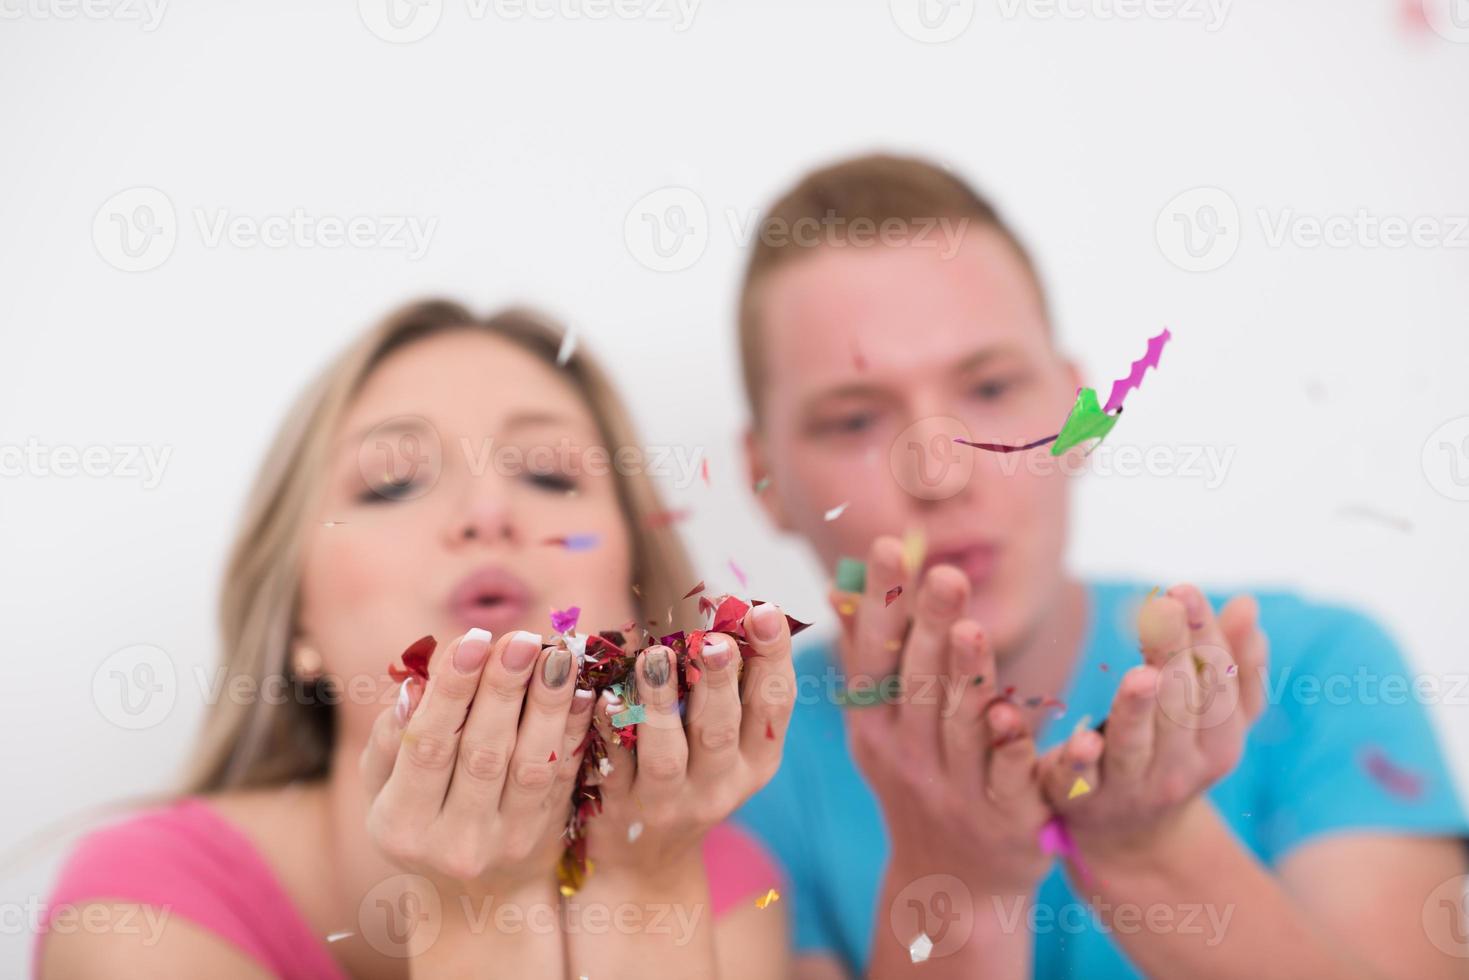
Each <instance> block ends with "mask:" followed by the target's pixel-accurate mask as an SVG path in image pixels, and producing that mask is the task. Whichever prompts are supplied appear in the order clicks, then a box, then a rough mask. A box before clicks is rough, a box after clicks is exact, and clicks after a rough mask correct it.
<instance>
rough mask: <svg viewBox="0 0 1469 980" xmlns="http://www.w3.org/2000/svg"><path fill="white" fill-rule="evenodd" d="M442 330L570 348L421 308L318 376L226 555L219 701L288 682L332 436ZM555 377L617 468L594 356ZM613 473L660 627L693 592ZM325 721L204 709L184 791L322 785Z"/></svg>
mask: <svg viewBox="0 0 1469 980" xmlns="http://www.w3.org/2000/svg"><path fill="white" fill-rule="evenodd" d="M451 330H478V331H484V332H485V333H489V334H493V335H494V336H497V337H501V338H504V339H506V340H509V341H511V342H513V343H515V344H517V345H518V346H520V347H521V348H523V349H525V350H526V351H528V352H530V353H531V354H533V355H535V356H536V357H538V358H540V359H541V360H543V361H545V362H547V363H549V364H552V365H555V364H556V363H557V354H558V351H559V350H560V348H561V344H562V340H563V338H564V336H565V332H564V331H563V330H562V329H561V328H559V327H557V326H556V325H554V324H552V323H551V322H550V321H548V320H546V319H544V318H542V317H540V316H538V315H536V314H535V313H532V312H530V311H527V310H523V309H511V310H507V311H505V312H502V313H497V314H495V315H493V316H489V317H485V318H477V317H475V316H474V315H473V314H472V313H470V312H469V310H467V309H465V308H464V307H462V306H460V305H459V304H457V303H452V302H448V301H445V300H426V301H422V302H416V303H412V304H410V305H408V306H406V307H404V308H402V309H400V310H398V311H397V312H395V313H393V314H392V315H390V316H389V317H388V318H387V319H385V320H384V321H382V322H381V323H380V324H379V325H378V326H376V327H375V328H373V329H372V330H370V331H368V332H367V333H366V334H365V335H364V336H363V337H361V338H360V339H359V340H357V341H356V342H355V343H353V344H352V345H351V346H350V347H348V348H347V349H346V350H345V351H343V352H342V353H341V354H340V355H339V356H338V357H337V358H336V359H335V360H334V361H333V362H332V363H331V364H329V365H328V366H327V367H326V369H325V370H324V371H323V372H322V373H321V374H320V375H319V376H318V377H317V379H316V381H315V382H314V383H313V384H312V385H311V386H310V387H309V388H308V389H307V390H306V391H305V392H304V393H303V394H302V395H301V396H300V398H299V399H298V400H297V402H296V404H295V405H294V406H293V407H292V408H291V410H290V413H289V414H288V415H287V416H286V419H285V421H284V423H283V424H282V425H281V427H280V430H279V431H278V433H277V434H276V437H275V442H274V444H273V445H272V446H271V449H270V452H269V454H268V455H267V457H266V460H265V464H264V466H263V467H262V469H261V471H260V474H259V476H258V477H257V479H256V482H255V485H254V487H253V489H252V491H251V494H250V497H249V501H248V503H247V505H246V510H245V515H244V521H243V522H242V524H241V526H240V528H239V532H238V534H237V535H236V537H235V541H234V545H233V547H232V548H231V551H230V556H229V562H228V564H227V566H226V569H225V574H224V581H223V588H222V590H221V596H220V628H221V646H222V652H223V661H224V668H225V672H226V678H225V687H223V688H222V690H228V689H229V687H228V685H229V684H230V683H231V682H232V681H233V678H235V677H237V676H244V677H248V678H250V679H251V681H252V683H253V685H254V686H253V687H247V688H246V689H248V690H255V691H261V690H264V689H265V686H264V685H265V683H266V681H267V679H268V678H271V677H276V676H285V677H289V664H288V660H289V650H290V646H291V643H292V639H293V634H294V628H295V621H296V607H297V597H298V594H299V589H300V581H301V575H300V558H301V556H300V548H301V543H302V541H303V538H304V537H305V535H304V533H303V532H304V530H305V526H306V523H307V522H308V521H309V520H311V519H312V508H313V506H314V504H315V501H316V498H317V494H318V492H319V490H320V487H321V483H322V479H323V469H324V467H325V464H326V460H327V449H328V445H329V442H330V440H331V439H332V436H333V433H334V432H335V431H336V429H337V428H338V426H339V424H340V422H341V420H342V417H343V415H344V414H345V413H346V411H347V409H348V407H349V406H350V405H351V402H352V399H353V397H354V396H355V395H356V393H357V392H358V390H359V389H360V388H361V387H362V384H363V382H364V381H365V380H366V379H367V377H368V376H369V375H370V374H371V373H372V371H373V369H374V368H375V367H376V366H377V365H378V364H380V363H381V362H382V361H383V360H384V359H385V358H386V357H387V356H388V355H390V354H391V353H393V352H394V351H396V350H398V349H400V348H402V347H404V346H406V345H408V344H411V343H413V342H414V341H417V340H421V339H423V338H425V337H430V336H433V335H434V334H438V333H443V332H446V331H451ZM559 369H560V370H562V371H565V372H566V375H567V376H568V378H569V380H570V381H571V383H572V384H573V385H574V386H575V387H576V389H577V390H578V391H579V392H580V393H581V396H582V398H583V399H585V401H586V404H587V407H588V408H589V409H590V410H591V413H592V416H593V417H594V418H595V420H596V422H597V424H598V426H599V428H600V434H601V436H602V438H603V439H604V440H605V441H606V442H605V445H606V448H607V450H608V451H609V453H610V454H613V455H614V457H615V455H616V453H617V450H618V449H619V448H620V447H624V446H627V447H638V446H639V445H640V444H639V442H638V440H637V436H636V433H635V432H634V429H633V426H632V423H631V421H630V420H629V417H628V415H627V411H626V409H625V408H624V407H623V405H622V402H621V400H620V399H619V398H618V396H617V393H616V392H615V391H614V389H613V387H612V385H611V383H610V382H609V381H608V379H607V377H606V375H605V374H604V373H603V372H602V370H601V368H600V367H599V366H598V365H597V364H596V363H595V362H594V361H593V360H592V359H591V358H590V357H588V356H587V355H586V354H584V353H580V352H579V351H578V352H577V353H575V354H573V355H572V356H571V357H570V358H569V359H568V360H566V362H565V364H564V366H562V367H561V368H559ZM487 380H490V379H487ZM614 471H615V472H616V473H617V476H616V479H617V492H618V499H619V503H620V505H621V510H622V514H623V517H624V518H625V520H626V521H627V525H628V528H629V530H630V534H631V539H632V543H633V562H634V567H633V581H634V582H636V583H638V585H639V587H640V592H641V602H640V605H641V609H640V612H641V617H642V619H643V620H650V619H655V620H659V621H662V619H663V617H664V615H665V613H666V611H667V610H668V608H669V607H670V606H673V605H674V604H676V603H678V600H679V598H680V596H681V595H682V594H683V593H684V592H685V591H687V589H688V588H689V586H690V585H691V584H693V571H692V566H691V564H690V562H689V559H688V556H687V554H686V553H685V551H684V549H683V546H682V544H681V543H680V541H679V539H678V536H677V533H676V532H675V531H674V530H673V529H672V528H671V527H669V522H668V521H665V520H658V519H654V518H655V515H657V514H658V513H659V512H660V511H661V510H662V504H661V502H660V499H659V495H658V492H657V490H656V489H655V488H654V486H653V483H652V481H651V480H650V479H649V477H648V475H647V474H646V473H645V472H643V471H642V469H641V468H640V467H621V466H619V467H614ZM627 471H630V472H627ZM683 605H687V604H683ZM678 618H679V617H677V616H676V617H675V619H676V620H677V619H678ZM605 625H607V626H611V625H614V624H605ZM594 628H597V627H596V626H594ZM410 639H411V637H410ZM291 681H292V689H293V691H294V692H296V694H297V695H300V694H301V693H302V691H303V687H302V685H303V684H305V685H307V687H306V690H308V691H309V689H310V682H309V681H303V680H301V679H298V678H292V679H291ZM325 700H327V701H329V700H330V699H329V698H328V699H325ZM334 710H335V709H334V708H333V707H332V705H331V704H330V703H323V699H322V698H318V697H314V696H312V697H306V696H293V697H285V698H260V697H255V698H248V699H239V700H236V699H231V698H222V699H221V700H220V701H219V702H218V703H216V704H214V705H212V706H211V707H210V709H209V713H208V715H207V716H206V718H205V721H204V730H203V732H202V736H201V738H200V739H199V742H198V744H197V746H196V748H195V750H194V753H193V756H192V758H191V759H190V761H189V763H188V765H187V767H186V769H185V771H184V773H183V776H182V782H181V785H180V787H179V789H180V792H182V793H185V794H198V793H208V792H217V791H220V790H224V789H231V788H245V787H264V786H275V785H281V784H284V783H288V782H291V781H294V780H310V779H316V778H320V777H323V776H325V775H326V774H327V772H328V769H329V766H330V762H331V751H332V740H333V736H334V731H335V725H334V717H333V714H332V712H333V711H334Z"/></svg>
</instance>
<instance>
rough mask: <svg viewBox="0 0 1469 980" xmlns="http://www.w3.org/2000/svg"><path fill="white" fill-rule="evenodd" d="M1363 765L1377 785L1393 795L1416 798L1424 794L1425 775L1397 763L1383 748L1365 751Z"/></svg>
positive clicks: (1410, 798)
mask: <svg viewBox="0 0 1469 980" xmlns="http://www.w3.org/2000/svg"><path fill="white" fill-rule="evenodd" d="M1362 766H1363V768H1364V769H1366V770H1367V775H1369V776H1371V777H1372V779H1373V781H1374V782H1376V783H1377V785H1379V786H1381V787H1382V788H1383V789H1384V790H1386V791H1387V792H1388V793H1391V794H1392V795H1393V796H1396V797H1399V798H1401V799H1405V800H1416V799H1419V798H1420V797H1421V796H1422V795H1423V777H1422V776H1420V775H1418V774H1417V773H1414V772H1410V771H1409V770H1407V769H1404V768H1402V767H1401V766H1399V765H1397V764H1395V763H1394V762H1393V761H1392V760H1390V759H1389V758H1388V757H1387V756H1386V754H1384V753H1383V752H1382V750H1381V749H1376V748H1369V749H1367V750H1366V751H1364V752H1363V753H1362Z"/></svg>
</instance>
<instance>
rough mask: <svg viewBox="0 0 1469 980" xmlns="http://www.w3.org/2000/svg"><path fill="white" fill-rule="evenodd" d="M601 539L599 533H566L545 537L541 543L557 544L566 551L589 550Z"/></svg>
mask: <svg viewBox="0 0 1469 980" xmlns="http://www.w3.org/2000/svg"><path fill="white" fill-rule="evenodd" d="M601 540H602V537H601V535H599V534H568V535H566V536H564V537H555V538H547V539H546V540H544V541H542V542H541V544H547V545H557V546H560V547H562V548H565V549H566V550H567V551H590V550H591V549H593V548H595V547H596V546H597V545H598V543H600V542H601Z"/></svg>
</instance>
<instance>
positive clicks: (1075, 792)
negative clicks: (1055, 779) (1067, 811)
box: [1066, 776, 1092, 800]
mask: <svg viewBox="0 0 1469 980" xmlns="http://www.w3.org/2000/svg"><path fill="white" fill-rule="evenodd" d="M1091 791H1092V784H1091V783H1089V782H1087V781H1086V780H1085V779H1082V778H1081V777H1080V776H1077V777H1076V782H1074V783H1072V784H1071V792H1069V793H1067V794H1066V798H1067V799H1068V800H1074V799H1076V798H1077V797H1078V796H1085V795H1086V794H1088V793H1090V792H1091Z"/></svg>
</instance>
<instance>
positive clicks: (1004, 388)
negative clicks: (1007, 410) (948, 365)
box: [969, 378, 1016, 401]
mask: <svg viewBox="0 0 1469 980" xmlns="http://www.w3.org/2000/svg"><path fill="white" fill-rule="evenodd" d="M1015 386H1016V381H1015V379H1014V378H995V379H993V380H990V381H981V382H980V383H979V384H976V385H975V386H974V387H972V388H970V389H969V393H970V394H971V395H974V396H975V397H977V398H980V399H983V400H984V401H998V400H999V399H1001V398H1003V397H1005V395H1006V394H1008V393H1009V392H1010V390H1011V389H1013V388H1014V387H1015Z"/></svg>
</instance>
